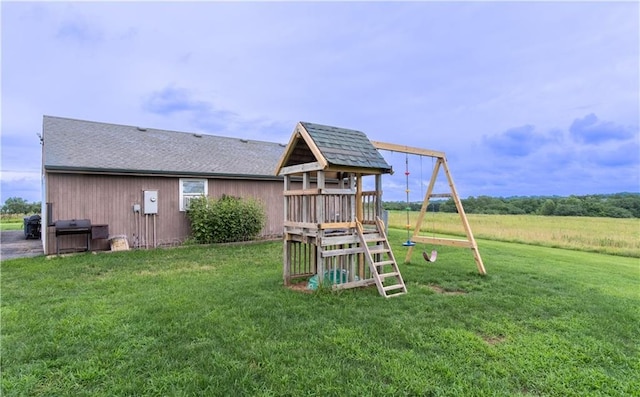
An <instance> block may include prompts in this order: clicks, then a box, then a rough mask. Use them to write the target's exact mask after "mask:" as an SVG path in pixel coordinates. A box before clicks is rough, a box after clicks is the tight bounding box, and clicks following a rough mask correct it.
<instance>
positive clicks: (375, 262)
mask: <svg viewBox="0 0 640 397" xmlns="http://www.w3.org/2000/svg"><path fill="white" fill-rule="evenodd" d="M375 224H376V230H375V231H372V232H371V233H369V232H368V231H367V232H366V233H365V230H364V228H363V226H362V223H360V221H356V226H357V230H358V236H359V237H360V244H361V245H362V247H363V250H364V256H365V258H366V260H367V262H368V263H369V269H371V276H372V277H373V279H374V280H375V282H376V286H377V287H378V292H379V293H380V295H382V296H384V297H385V298H389V297H392V296H397V295H404V294H406V293H407V287H406V286H405V284H404V280H403V279H402V275H401V274H400V269H398V263H397V262H396V258H395V257H394V256H393V251H391V247H390V246H389V240H388V239H387V235H386V233H385V232H384V229H385V228H384V223H383V222H382V220H381V219H380V217H376V222H375ZM370 244H371V245H370ZM389 268H390V269H389ZM388 270H390V271H388Z"/></svg>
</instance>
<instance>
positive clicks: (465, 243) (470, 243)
mask: <svg viewBox="0 0 640 397" xmlns="http://www.w3.org/2000/svg"><path fill="white" fill-rule="evenodd" d="M437 159H438V160H437V161H436V164H435V167H434V169H433V174H432V175H431V179H430V180H429V187H428V188H427V193H426V194H425V196H424V200H423V201H422V207H421V208H420V214H419V215H418V219H417V220H416V226H415V228H414V229H413V237H412V238H411V240H412V241H414V242H431V243H433V244H439V245H452V246H460V247H467V248H470V249H471V251H472V253H473V259H474V260H475V262H476V267H477V268H478V272H479V273H480V274H482V275H485V274H487V271H486V270H485V268H484V263H483V262H482V257H481V256H480V251H479V250H478V244H477V243H476V240H475V239H474V238H473V232H472V231H471V226H470V225H469V221H468V220H467V215H466V214H465V212H464V208H463V207H462V202H461V201H460V197H459V196H458V192H457V191H456V187H455V184H454V183H453V178H452V177H451V173H450V172H449V167H448V166H447V159H446V157H445V156H444V155H443V156H442V157H438V158H437ZM441 166H442V168H443V169H444V172H445V175H446V176H447V182H448V183H449V188H450V189H451V193H450V197H451V198H452V199H453V201H454V203H455V205H456V209H457V210H458V215H460V220H461V222H462V226H463V228H464V231H465V234H466V236H467V240H457V239H444V238H436V237H426V236H420V235H419V234H420V228H421V227H422V221H423V220H424V216H425V214H426V212H427V207H428V205H429V200H430V199H431V197H432V196H433V187H434V186H435V183H436V179H437V178H438V174H439V172H440V167H441ZM437 196H440V195H437ZM434 252H435V251H433V252H432V255H431V257H428V256H427V255H426V252H425V253H423V257H424V259H425V260H427V261H428V262H435V260H436V255H434ZM412 254H413V247H412V246H411V247H409V249H408V251H407V255H406V257H405V260H404V261H405V263H409V262H410V261H411V255H412ZM431 259H433V260H431Z"/></svg>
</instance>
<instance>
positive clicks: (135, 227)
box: [46, 173, 284, 254]
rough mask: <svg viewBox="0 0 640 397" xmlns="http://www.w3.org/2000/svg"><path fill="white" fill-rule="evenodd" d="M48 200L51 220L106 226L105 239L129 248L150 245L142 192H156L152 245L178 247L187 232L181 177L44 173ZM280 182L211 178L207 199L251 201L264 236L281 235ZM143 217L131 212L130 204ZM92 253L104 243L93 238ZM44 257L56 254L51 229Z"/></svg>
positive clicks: (68, 242)
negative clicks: (259, 208)
mask: <svg viewBox="0 0 640 397" xmlns="http://www.w3.org/2000/svg"><path fill="white" fill-rule="evenodd" d="M46 180H47V190H46V194H47V197H46V201H47V202H49V203H52V204H53V211H52V212H53V214H52V215H53V216H52V219H53V220H54V221H56V220H59V219H90V220H91V223H93V224H108V225H109V235H110V236H118V235H125V236H127V240H128V242H129V245H130V246H131V247H143V248H144V247H147V246H148V247H152V246H153V243H154V236H153V232H154V227H153V224H154V216H153V215H148V216H145V215H144V214H143V213H142V212H143V210H144V203H143V192H144V191H145V190H157V191H158V214H157V215H156V216H155V225H156V226H155V243H156V245H158V246H167V245H176V244H180V243H182V242H183V241H184V240H185V239H186V238H187V237H188V236H189V234H190V227H189V221H188V219H187V217H186V213H184V212H180V211H179V198H180V194H179V178H173V177H151V176H118V175H87V174H72V173H47V175H46ZM282 190H283V185H282V181H263V180H256V181H253V180H242V179H209V196H211V197H221V196H222V195H223V194H226V195H231V196H236V197H254V198H256V199H257V200H259V201H260V202H261V203H263V205H264V208H265V212H266V215H267V222H266V225H265V227H264V229H263V231H262V236H265V237H266V236H269V237H271V236H280V235H282V230H283V218H284V211H283V207H282V203H283V201H282ZM134 204H139V205H140V206H141V210H142V211H141V213H140V214H136V213H134V212H133V205H134ZM61 245H62V246H64V247H74V246H77V247H81V246H83V245H84V242H83V240H82V236H72V237H65V240H64V242H62V240H61ZM91 245H92V248H93V249H108V248H109V243H108V241H107V240H93V241H92V243H91ZM47 251H48V252H47V254H53V253H55V252H56V238H55V228H53V227H49V228H47Z"/></svg>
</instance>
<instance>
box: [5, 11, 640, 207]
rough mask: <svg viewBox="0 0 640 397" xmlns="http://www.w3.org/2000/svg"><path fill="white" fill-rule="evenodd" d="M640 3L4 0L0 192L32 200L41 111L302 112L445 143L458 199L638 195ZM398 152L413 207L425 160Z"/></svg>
mask: <svg viewBox="0 0 640 397" xmlns="http://www.w3.org/2000/svg"><path fill="white" fill-rule="evenodd" d="M639 7H640V6H639V3H638V2H635V1H627V2H608V1H607V2H577V1H573V2H572V1H569V2H551V1H543V2H503V1H499V2H478V1H473V2H240V3H238V2H112V3H108V2H29V3H22V2H7V1H2V3H1V5H0V12H1V16H0V17H1V22H2V27H1V45H2V52H1V80H0V84H1V93H2V102H1V118H2V121H1V128H2V138H1V145H2V151H1V153H2V161H1V172H2V173H1V189H2V190H1V200H2V202H4V201H5V200H6V199H7V198H9V197H21V198H24V199H26V200H27V201H29V202H35V201H41V200H42V196H41V165H42V164H41V163H42V162H41V147H40V141H39V137H38V134H40V133H41V132H42V118H43V116H44V115H50V116H59V117H69V118H74V119H81V120H91V121H99V122H106V123H114V124H125V125H133V126H145V127H148V128H159V129H168V130H176V131H184V132H198V133H204V134H212V135H219V136H230V137H238V138H244V139H256V140H263V141H270V142H279V143H287V142H288V140H289V138H290V136H291V134H292V132H293V130H294V128H295V125H296V123H297V122H298V121H307V122H313V123H319V124H326V125H332V126H336V127H343V128H350V129H355V130H359V131H363V132H364V133H366V134H367V136H368V137H369V139H371V140H376V141H383V142H390V143H395V144H399V145H406V146H413V147H418V148H423V149H431V150H438V151H443V152H445V153H446V156H447V160H448V165H449V168H450V170H451V175H452V178H453V180H454V183H455V186H456V189H457V192H458V194H459V195H460V196H461V197H462V198H467V197H471V196H473V197H477V196H482V195H486V196H493V197H511V196H549V195H558V196H569V195H587V194H609V193H618V192H635V193H638V192H640V133H639V125H640V120H639V118H640V77H639V75H640V62H639V60H640V32H639V25H640V22H639V21H640V10H639ZM381 153H382V154H383V156H384V157H385V159H386V160H387V161H388V162H389V163H390V164H391V165H393V167H394V170H396V172H395V173H394V175H393V176H385V177H384V178H383V190H384V196H383V199H384V200H387V201H398V200H405V199H406V190H407V185H406V184H407V180H406V177H405V174H404V170H405V161H406V160H407V159H406V156H405V155H404V154H402V153H394V152H381ZM408 161H409V170H410V174H409V182H408V183H409V189H408V190H409V191H410V201H421V200H422V194H423V192H425V191H426V185H427V184H428V179H429V177H430V175H431V172H432V167H433V160H432V159H431V158H429V157H420V156H409V159H408ZM436 190H437V191H436V193H445V192H448V186H447V184H446V180H445V176H444V175H443V174H441V175H440V176H439V179H438V184H437V186H436Z"/></svg>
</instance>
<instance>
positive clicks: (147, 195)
mask: <svg viewBox="0 0 640 397" xmlns="http://www.w3.org/2000/svg"><path fill="white" fill-rule="evenodd" d="M144 213H145V214H157V213H158V191H157V190H145V191H144Z"/></svg>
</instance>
